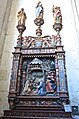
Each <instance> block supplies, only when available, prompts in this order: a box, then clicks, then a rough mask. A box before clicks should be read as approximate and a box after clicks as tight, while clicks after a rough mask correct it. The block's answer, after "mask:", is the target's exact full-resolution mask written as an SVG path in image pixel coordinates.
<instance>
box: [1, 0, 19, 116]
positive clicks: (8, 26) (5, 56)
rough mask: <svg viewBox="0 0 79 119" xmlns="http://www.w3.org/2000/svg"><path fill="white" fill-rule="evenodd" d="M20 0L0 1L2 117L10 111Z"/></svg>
mask: <svg viewBox="0 0 79 119" xmlns="http://www.w3.org/2000/svg"><path fill="white" fill-rule="evenodd" d="M17 4H18V0H2V1H1V0H0V11H1V12H0V33H1V36H0V116H1V115H2V114H3V111H2V110H5V109H8V98H7V96H8V91H9V81H10V74H11V73H10V72H11V65H12V57H13V56H12V51H13V50H14V46H15V44H16V39H17V38H15V35H16V34H17V30H16V27H15V26H16V13H17Z"/></svg>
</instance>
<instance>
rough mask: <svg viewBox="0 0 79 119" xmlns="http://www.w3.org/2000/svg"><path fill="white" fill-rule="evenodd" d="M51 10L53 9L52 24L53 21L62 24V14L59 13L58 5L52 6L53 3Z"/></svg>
mask: <svg viewBox="0 0 79 119" xmlns="http://www.w3.org/2000/svg"><path fill="white" fill-rule="evenodd" d="M52 11H53V17H54V24H55V23H60V24H62V14H61V10H60V7H57V6H56V7H54V5H53V8H52Z"/></svg>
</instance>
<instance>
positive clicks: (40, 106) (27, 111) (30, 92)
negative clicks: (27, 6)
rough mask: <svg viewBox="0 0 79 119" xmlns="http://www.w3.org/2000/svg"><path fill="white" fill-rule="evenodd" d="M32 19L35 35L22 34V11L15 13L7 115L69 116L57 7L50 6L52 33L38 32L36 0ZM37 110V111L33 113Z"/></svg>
mask: <svg viewBox="0 0 79 119" xmlns="http://www.w3.org/2000/svg"><path fill="white" fill-rule="evenodd" d="M35 10H36V18H35V20H34V23H35V25H36V26H37V29H36V35H37V36H23V32H24V31H25V29H26V26H25V21H26V19H27V17H26V13H25V12H24V9H23V8H22V9H21V10H20V11H19V12H18V15H17V17H18V24H17V29H18V32H19V36H18V38H17V45H16V47H14V48H15V51H14V52H13V62H12V72H11V79H10V88H9V95H8V102H9V110H7V111H4V117H5V119H7V117H8V118H10V119H14V118H16V119H17V118H21V119H23V118H31V117H33V118H34V117H35V118H39V119H43V118H44V119H45V118H49V117H50V118H52V117H57V118H59V117H60V118H69V119H70V118H71V112H68V113H66V112H65V110H64V105H67V104H68V105H69V104H70V103H69V95H68V89H67V76H66V67H65V51H64V48H63V45H62V43H61V36H60V31H61V29H62V14H61V10H60V7H54V6H53V18H54V23H53V28H54V30H55V31H56V32H57V34H56V35H52V36H49V35H46V36H41V35H42V30H41V26H42V25H43V24H44V8H43V6H42V3H41V2H40V1H39V2H38V4H37V6H36V7H35ZM36 112H37V113H36Z"/></svg>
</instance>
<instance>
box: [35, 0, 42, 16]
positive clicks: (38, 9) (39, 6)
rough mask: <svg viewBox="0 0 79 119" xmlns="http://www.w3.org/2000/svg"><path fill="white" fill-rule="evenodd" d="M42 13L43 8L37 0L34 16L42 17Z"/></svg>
mask: <svg viewBox="0 0 79 119" xmlns="http://www.w3.org/2000/svg"><path fill="white" fill-rule="evenodd" d="M43 14H44V9H43V6H42V4H41V2H40V1H39V2H38V4H37V6H36V18H43Z"/></svg>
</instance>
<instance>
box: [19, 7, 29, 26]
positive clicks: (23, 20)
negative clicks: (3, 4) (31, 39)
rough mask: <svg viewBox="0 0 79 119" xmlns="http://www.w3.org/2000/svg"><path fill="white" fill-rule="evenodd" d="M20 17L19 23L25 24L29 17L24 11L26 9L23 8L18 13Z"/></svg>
mask: <svg viewBox="0 0 79 119" xmlns="http://www.w3.org/2000/svg"><path fill="white" fill-rule="evenodd" d="M17 18H18V25H24V26H25V21H26V19H27V16H26V13H25V12H24V9H23V8H21V10H20V11H19V12H18V14H17Z"/></svg>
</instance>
